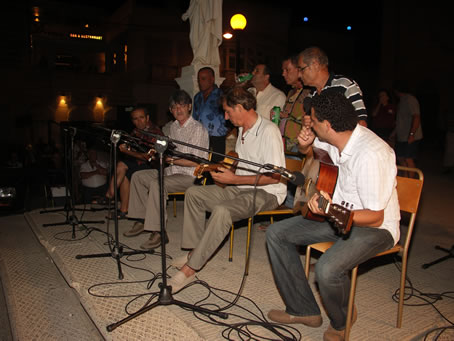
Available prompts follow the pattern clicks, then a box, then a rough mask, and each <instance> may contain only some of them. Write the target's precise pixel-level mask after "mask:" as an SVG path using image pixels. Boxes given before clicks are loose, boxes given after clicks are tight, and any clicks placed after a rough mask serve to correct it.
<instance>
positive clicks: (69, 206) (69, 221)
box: [40, 127, 104, 239]
mask: <svg viewBox="0 0 454 341" xmlns="http://www.w3.org/2000/svg"><path fill="white" fill-rule="evenodd" d="M63 131H64V132H65V138H64V149H65V151H64V153H65V187H66V188H65V201H66V202H65V207H64V208H63V209H56V210H49V211H47V210H45V211H41V212H40V213H41V214H42V213H51V212H59V211H66V219H65V221H63V222H60V223H50V224H43V225H42V226H43V227H49V226H59V225H72V239H75V238H76V225H79V224H104V220H97V221H89V220H79V219H78V218H77V216H76V214H75V211H76V208H75V203H74V191H73V182H74V179H73V172H72V166H73V164H72V162H73V148H74V136H75V135H76V128H73V127H69V128H63ZM68 134H69V135H70V137H71V144H70V148H69V153H68V141H67V140H68ZM68 154H69V155H68ZM69 174H71V176H70V175H69ZM70 178H71V179H70ZM70 180H71V181H70ZM77 210H81V209H77ZM69 211H71V215H70V214H69ZM82 211H83V210H82Z"/></svg>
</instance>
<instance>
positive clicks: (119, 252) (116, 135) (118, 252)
mask: <svg viewBox="0 0 454 341" xmlns="http://www.w3.org/2000/svg"><path fill="white" fill-rule="evenodd" d="M120 138H121V132H120V131H118V130H117V131H115V130H112V134H111V136H110V141H111V142H112V143H111V145H110V146H111V153H113V164H114V170H113V174H114V175H113V176H114V184H116V183H117V144H118V141H120ZM117 192H118V191H117V190H115V191H114V203H115V204H114V210H115V212H116V209H117V207H118V193H117ZM114 226H115V228H114V231H115V232H114V233H115V244H114V247H113V249H112V250H111V252H108V253H98V254H90V255H76V259H83V258H101V257H112V258H115V259H116V260H117V268H118V279H120V280H121V279H123V278H124V276H123V272H122V271H121V261H120V259H121V258H122V257H123V256H130V255H138V254H144V253H150V254H152V253H154V250H150V251H142V250H140V251H139V250H137V251H123V246H122V245H120V239H119V235H118V215H117V214H114Z"/></svg>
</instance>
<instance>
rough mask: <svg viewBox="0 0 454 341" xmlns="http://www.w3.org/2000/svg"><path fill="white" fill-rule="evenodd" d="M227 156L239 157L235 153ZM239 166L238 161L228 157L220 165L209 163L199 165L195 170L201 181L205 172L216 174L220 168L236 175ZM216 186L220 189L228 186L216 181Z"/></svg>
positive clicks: (229, 153) (231, 152)
mask: <svg viewBox="0 0 454 341" xmlns="http://www.w3.org/2000/svg"><path fill="white" fill-rule="evenodd" d="M227 155H230V156H233V157H236V158H237V157H238V154H237V153H236V152H234V151H230V152H228V153H227ZM237 165H238V160H234V159H230V158H228V157H225V158H224V160H222V161H221V162H220V163H208V164H200V165H198V166H197V167H196V168H195V170H194V176H195V177H196V178H198V179H200V178H201V177H202V176H203V173H205V172H216V171H217V169H218V168H219V167H224V168H228V169H230V170H231V171H232V172H234V173H235V170H236V167H237ZM215 184H216V185H218V186H219V187H222V188H224V187H225V186H227V185H226V184H223V183H220V182H217V181H215Z"/></svg>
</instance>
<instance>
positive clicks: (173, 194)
mask: <svg viewBox="0 0 454 341" xmlns="http://www.w3.org/2000/svg"><path fill="white" fill-rule="evenodd" d="M212 155H213V154H212V153H209V154H208V161H211V156H212ZM206 182H207V178H206V177H205V178H203V181H202V186H205V184H206ZM184 193H185V192H171V193H167V195H168V196H173V216H174V217H176V216H177V196H179V195H180V196H181V195H184Z"/></svg>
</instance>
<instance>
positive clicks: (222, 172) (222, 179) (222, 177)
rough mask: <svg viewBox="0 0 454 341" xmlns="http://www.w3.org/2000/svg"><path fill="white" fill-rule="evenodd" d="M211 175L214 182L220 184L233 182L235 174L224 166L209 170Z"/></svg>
mask: <svg viewBox="0 0 454 341" xmlns="http://www.w3.org/2000/svg"><path fill="white" fill-rule="evenodd" d="M210 174H211V177H212V178H213V180H214V181H215V182H219V183H222V184H235V180H236V177H237V175H235V173H234V172H232V171H231V170H230V169H228V168H225V167H222V166H220V167H217V168H216V170H215V171H211V172H210Z"/></svg>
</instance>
